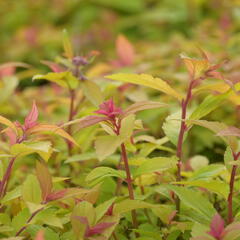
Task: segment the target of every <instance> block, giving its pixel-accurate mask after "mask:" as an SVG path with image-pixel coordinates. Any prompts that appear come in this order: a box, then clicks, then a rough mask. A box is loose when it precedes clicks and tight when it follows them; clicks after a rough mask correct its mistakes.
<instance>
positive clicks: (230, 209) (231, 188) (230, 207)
mask: <svg viewBox="0 0 240 240" xmlns="http://www.w3.org/2000/svg"><path fill="white" fill-rule="evenodd" d="M239 156H240V152H239V153H237V154H235V153H233V158H234V161H236V160H237V159H238V158H239ZM236 172H237V165H233V167H232V171H231V177H230V182H229V194H228V223H229V224H230V223H232V222H233V220H234V219H233V191H234V181H235V176H236Z"/></svg>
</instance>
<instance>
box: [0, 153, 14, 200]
mask: <svg viewBox="0 0 240 240" xmlns="http://www.w3.org/2000/svg"><path fill="white" fill-rule="evenodd" d="M15 159H16V157H13V158H12V159H11V161H10V162H9V164H8V167H7V170H6V172H5V174H4V176H3V179H2V181H1V183H0V197H1V198H2V197H3V196H4V195H5V193H6V187H7V183H8V181H9V178H10V175H11V172H12V168H13V164H14V161H15Z"/></svg>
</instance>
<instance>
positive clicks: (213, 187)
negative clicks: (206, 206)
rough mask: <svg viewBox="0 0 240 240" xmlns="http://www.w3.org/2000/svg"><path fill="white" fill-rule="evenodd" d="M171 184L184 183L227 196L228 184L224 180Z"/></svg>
mask: <svg viewBox="0 0 240 240" xmlns="http://www.w3.org/2000/svg"><path fill="white" fill-rule="evenodd" d="M173 184H181V185H186V186H194V187H201V188H205V189H207V190H209V191H211V192H215V193H217V194H220V195H221V196H222V197H224V198H225V199H227V198H228V192H229V186H228V184H226V183H225V182H222V181H219V180H207V181H206V180H205V181H204V180H195V181H181V182H173Z"/></svg>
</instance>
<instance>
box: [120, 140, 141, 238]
mask: <svg viewBox="0 0 240 240" xmlns="http://www.w3.org/2000/svg"><path fill="white" fill-rule="evenodd" d="M121 154H122V160H123V162H124V166H125V171H126V175H127V177H126V181H127V185H128V192H129V198H130V199H132V200H134V191H133V185H132V178H131V173H130V168H129V164H128V158H127V152H126V147H125V145H124V143H122V144H121ZM131 214H132V222H133V227H134V228H135V229H137V228H138V222H137V214H136V211H135V210H132V211H131ZM136 236H138V234H136Z"/></svg>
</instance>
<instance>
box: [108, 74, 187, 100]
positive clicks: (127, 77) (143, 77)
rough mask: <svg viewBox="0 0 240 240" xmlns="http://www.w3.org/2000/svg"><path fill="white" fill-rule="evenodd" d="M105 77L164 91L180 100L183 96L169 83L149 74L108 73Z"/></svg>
mask: <svg viewBox="0 0 240 240" xmlns="http://www.w3.org/2000/svg"><path fill="white" fill-rule="evenodd" d="M106 78H108V79H112V80H117V81H121V82H128V83H134V84H138V85H142V86H146V87H150V88H153V89H156V90H158V91H161V92H164V93H166V94H168V95H170V96H172V97H175V98H177V99H178V100H179V101H181V100H182V98H183V96H182V95H181V94H179V93H178V92H177V91H175V90H174V89H173V88H172V87H171V86H170V85H168V83H166V82H165V81H163V80H162V79H161V78H157V77H156V78H154V77H153V76H151V75H149V74H132V73H117V74H113V75H108V76H106Z"/></svg>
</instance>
